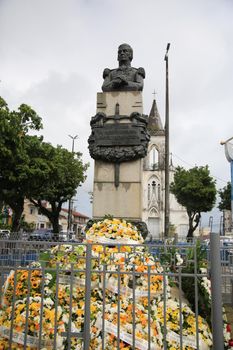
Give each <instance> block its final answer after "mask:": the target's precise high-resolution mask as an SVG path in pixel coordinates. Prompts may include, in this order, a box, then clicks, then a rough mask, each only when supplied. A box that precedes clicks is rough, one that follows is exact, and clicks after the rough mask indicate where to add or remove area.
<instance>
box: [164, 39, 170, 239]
mask: <svg viewBox="0 0 233 350" xmlns="http://www.w3.org/2000/svg"><path fill="white" fill-rule="evenodd" d="M169 48H170V43H168V44H167V49H166V54H165V57H164V60H165V62H166V104H165V205H164V237H165V238H167V237H168V234H169V216H170V205H169V186H170V184H169V84H168V50H169Z"/></svg>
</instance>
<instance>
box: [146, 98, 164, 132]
mask: <svg viewBox="0 0 233 350" xmlns="http://www.w3.org/2000/svg"><path fill="white" fill-rule="evenodd" d="M147 129H148V131H149V133H150V135H151V136H156V135H161V136H163V135H165V131H164V128H163V125H162V122H161V118H160V115H159V111H158V107H157V104H156V100H155V99H154V100H153V103H152V107H151V111H150V114H149V119H148V126H147Z"/></svg>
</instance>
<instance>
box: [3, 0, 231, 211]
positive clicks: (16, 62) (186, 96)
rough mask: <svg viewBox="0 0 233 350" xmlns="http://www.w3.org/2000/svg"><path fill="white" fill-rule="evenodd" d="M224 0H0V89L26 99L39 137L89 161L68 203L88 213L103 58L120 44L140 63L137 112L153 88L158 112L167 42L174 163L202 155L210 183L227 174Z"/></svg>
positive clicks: (8, 96)
mask: <svg viewBox="0 0 233 350" xmlns="http://www.w3.org/2000/svg"><path fill="white" fill-rule="evenodd" d="M232 38H233V1H232V0H144V1H142V0H0V42H1V44H0V79H1V83H0V95H1V96H2V97H3V98H4V99H5V100H6V101H7V102H8V104H9V107H10V108H11V109H16V108H17V107H18V106H19V105H20V104H21V103H26V104H29V105H30V106H31V107H33V108H34V109H35V110H36V111H37V113H38V114H39V115H40V116H41V117H42V119H43V124H44V129H43V131H42V132H41V133H42V134H43V135H44V139H45V141H47V142H51V143H52V144H53V145H57V144H61V145H63V146H64V147H66V148H68V149H71V146H72V140H71V139H70V138H69V136H68V135H69V134H70V135H72V136H74V135H76V134H77V135H78V139H77V140H76V142H75V150H77V151H81V152H82V153H83V159H84V161H86V162H90V163H91V167H90V169H89V171H88V178H87V180H86V182H85V184H84V185H83V187H82V189H81V191H79V193H80V195H79V196H78V200H77V202H75V206H76V207H77V210H79V211H81V212H82V213H84V214H88V215H91V206H90V204H89V196H88V191H91V190H92V182H93V160H92V159H91V158H90V156H89V153H88V149H87V139H88V136H89V134H90V126H89V122H90V118H91V116H93V115H94V114H95V111H96V93H97V92H98V91H101V85H102V72H103V69H104V68H105V67H109V68H115V67H117V65H118V63H117V48H118V46H119V44H121V43H123V42H126V43H129V44H130V45H131V46H132V47H133V49H134V59H133V62H132V65H133V66H135V67H139V66H141V67H144V68H145V70H146V79H145V85H144V91H143V99H144V113H145V114H148V113H149V111H150V108H151V104H152V100H153V95H152V93H153V91H154V90H155V91H156V100H157V104H158V108H159V112H160V115H161V118H162V121H164V109H165V98H164V97H165V62H164V54H165V50H166V45H167V43H168V42H170V43H171V47H170V51H169V70H170V133H171V135H170V150H171V152H172V154H173V163H174V165H181V166H184V167H186V168H189V167H193V166H194V165H198V166H200V165H206V164H209V167H210V171H211V174H212V175H213V176H214V177H215V178H216V180H217V186H218V188H222V187H223V186H225V185H226V182H227V181H229V180H230V165H229V163H228V162H227V160H226V158H225V155H224V148H223V146H220V140H225V139H227V138H229V137H232V136H233V98H232V97H233V96H232V85H233V39H232Z"/></svg>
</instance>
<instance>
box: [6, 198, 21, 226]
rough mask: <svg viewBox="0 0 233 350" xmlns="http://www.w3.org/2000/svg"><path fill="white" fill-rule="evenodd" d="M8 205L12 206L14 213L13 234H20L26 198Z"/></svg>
mask: <svg viewBox="0 0 233 350" xmlns="http://www.w3.org/2000/svg"><path fill="white" fill-rule="evenodd" d="M8 204H9V205H10V207H11V209H12V211H13V218H12V219H13V220H12V228H11V230H12V232H18V231H19V229H20V220H21V217H22V214H23V209H24V198H20V199H18V200H17V199H15V200H14V201H13V200H12V201H11V202H10V201H9V202H8Z"/></svg>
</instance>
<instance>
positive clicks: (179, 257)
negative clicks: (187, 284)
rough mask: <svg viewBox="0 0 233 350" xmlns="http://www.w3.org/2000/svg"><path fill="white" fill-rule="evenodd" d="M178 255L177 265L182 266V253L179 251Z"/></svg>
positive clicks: (176, 254)
mask: <svg viewBox="0 0 233 350" xmlns="http://www.w3.org/2000/svg"><path fill="white" fill-rule="evenodd" d="M175 256H176V266H180V265H182V264H183V262H184V260H183V259H182V258H181V255H180V254H179V253H177V252H176V253H175Z"/></svg>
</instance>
